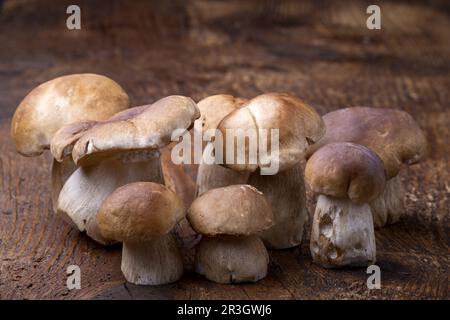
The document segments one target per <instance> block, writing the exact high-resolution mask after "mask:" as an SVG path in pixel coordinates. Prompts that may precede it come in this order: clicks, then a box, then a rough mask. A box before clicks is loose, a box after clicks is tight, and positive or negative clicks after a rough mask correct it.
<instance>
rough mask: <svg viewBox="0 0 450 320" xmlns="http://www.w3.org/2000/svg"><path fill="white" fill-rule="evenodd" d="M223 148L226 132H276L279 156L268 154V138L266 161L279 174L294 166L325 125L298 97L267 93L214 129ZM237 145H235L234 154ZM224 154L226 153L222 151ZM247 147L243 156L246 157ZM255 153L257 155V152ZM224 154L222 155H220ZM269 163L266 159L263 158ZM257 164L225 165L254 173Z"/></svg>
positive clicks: (273, 153) (227, 117) (316, 139)
mask: <svg viewBox="0 0 450 320" xmlns="http://www.w3.org/2000/svg"><path fill="white" fill-rule="evenodd" d="M218 129H219V130H220V131H221V132H222V135H223V138H224V144H223V145H224V148H225V147H226V144H227V143H226V131H227V130H228V129H231V130H236V129H241V130H259V129H266V130H267V131H268V132H267V134H268V135H270V130H271V129H278V130H279V154H275V152H271V151H272V150H271V147H270V137H267V138H268V143H269V146H268V156H269V158H270V162H272V161H278V162H279V170H280V171H283V170H286V169H289V168H291V167H292V166H294V165H295V164H297V163H298V162H299V161H300V160H301V159H302V157H303V156H304V152H305V150H306V148H307V147H308V145H309V144H310V143H311V142H315V141H318V140H319V139H320V138H321V137H322V136H323V134H324V133H325V126H324V123H323V121H322V118H321V117H320V115H319V114H318V113H317V112H316V111H315V110H314V109H313V108H312V107H310V106H309V105H308V104H306V103H305V102H303V101H302V100H300V99H299V98H297V97H295V96H292V95H289V94H285V93H267V94H262V95H260V96H257V97H255V98H253V99H251V100H250V101H248V102H247V103H245V104H244V105H242V106H241V108H240V109H237V110H235V111H233V112H232V113H230V114H229V115H228V116H226V117H225V118H224V119H223V120H222V121H221V122H220V123H219V126H218ZM236 147H237V145H236V144H235V153H234V154H235V155H236V154H237V150H236ZM225 151H226V150H225ZM248 152H249V150H248V144H246V150H245V154H246V155H248ZM258 153H259V152H258ZM224 154H225V153H224ZM265 161H267V162H269V160H267V159H265ZM260 165H261V164H257V165H254V164H248V163H246V164H226V166H227V167H229V168H232V169H233V170H237V171H254V170H256V169H257V168H258V167H259V166H260Z"/></svg>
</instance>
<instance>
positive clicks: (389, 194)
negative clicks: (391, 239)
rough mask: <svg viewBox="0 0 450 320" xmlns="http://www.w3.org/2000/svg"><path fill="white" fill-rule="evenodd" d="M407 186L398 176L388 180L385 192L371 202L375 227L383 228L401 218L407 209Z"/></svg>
mask: <svg viewBox="0 0 450 320" xmlns="http://www.w3.org/2000/svg"><path fill="white" fill-rule="evenodd" d="M404 196H405V188H404V186H403V184H402V182H401V181H400V178H399V177H398V176H395V177H393V178H392V179H389V180H387V181H386V187H385V189H384V191H383V193H382V194H381V195H380V196H379V197H377V198H375V200H373V201H371V202H370V203H369V205H370V208H371V210H372V214H373V223H374V225H375V228H381V227H383V226H385V225H388V224H393V223H396V222H397V221H399V220H400V217H401V216H402V213H403V212H404V211H405V206H404V202H403V201H404Z"/></svg>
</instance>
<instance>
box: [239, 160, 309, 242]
mask: <svg viewBox="0 0 450 320" xmlns="http://www.w3.org/2000/svg"><path fill="white" fill-rule="evenodd" d="M302 170H303V169H302V167H301V165H300V164H298V165H296V166H294V167H293V168H291V169H288V170H285V171H282V172H280V173H278V174H276V175H260V173H259V172H254V173H252V174H251V175H250V178H249V180H248V182H247V183H248V184H250V185H252V186H254V187H255V188H256V189H258V190H259V191H261V192H262V193H263V194H264V195H265V196H266V198H267V201H268V203H269V204H270V206H271V208H272V211H273V216H274V222H275V224H274V226H273V227H271V228H269V229H268V230H265V231H263V232H261V233H260V237H261V239H262V240H263V241H264V244H265V245H266V246H267V247H268V248H271V249H287V248H292V247H295V246H297V245H299V244H300V243H301V242H302V236H303V229H304V224H305V219H306V216H307V214H308V213H307V209H306V192H305V183H304V178H303V172H302Z"/></svg>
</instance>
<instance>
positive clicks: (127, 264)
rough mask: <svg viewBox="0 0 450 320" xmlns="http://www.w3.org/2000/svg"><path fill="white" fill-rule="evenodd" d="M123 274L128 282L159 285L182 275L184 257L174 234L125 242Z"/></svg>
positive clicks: (175, 279)
mask: <svg viewBox="0 0 450 320" xmlns="http://www.w3.org/2000/svg"><path fill="white" fill-rule="evenodd" d="M121 269H122V273H123V275H124V276H125V279H127V281H128V282H131V283H134V284H138V285H160V284H166V283H171V282H174V281H177V280H178V279H180V278H181V276H182V275H183V257H182V255H181V253H180V250H179V249H178V246H177V242H176V240H175V238H174V237H173V235H172V234H170V233H169V234H167V235H164V236H162V237H160V238H155V239H152V240H149V241H146V242H142V243H128V242H126V243H124V244H123V249H122V265H121Z"/></svg>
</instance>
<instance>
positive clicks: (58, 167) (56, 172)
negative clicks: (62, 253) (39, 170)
mask: <svg viewBox="0 0 450 320" xmlns="http://www.w3.org/2000/svg"><path fill="white" fill-rule="evenodd" d="M76 169H77V166H76V165H75V163H74V162H73V160H72V158H70V157H65V158H64V159H63V161H62V162H58V161H56V160H55V159H53V163H52V176H51V194H52V205H53V211H54V212H58V210H57V208H58V197H59V193H60V192H61V189H62V187H63V186H64V184H65V183H66V181H67V179H69V177H70V176H71V175H72V173H73V172H74V171H75V170H76ZM61 218H63V219H64V220H65V221H66V222H68V223H70V224H72V221H71V219H70V218H69V217H68V216H67V215H62V216H61Z"/></svg>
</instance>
